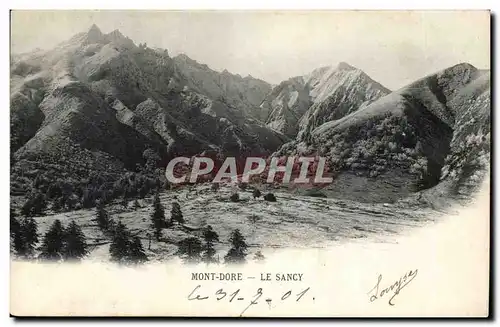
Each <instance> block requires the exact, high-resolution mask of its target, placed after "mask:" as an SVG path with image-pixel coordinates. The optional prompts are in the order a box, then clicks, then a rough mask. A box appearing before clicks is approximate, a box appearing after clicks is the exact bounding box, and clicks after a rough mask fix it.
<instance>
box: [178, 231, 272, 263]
mask: <svg viewBox="0 0 500 327" xmlns="http://www.w3.org/2000/svg"><path fill="white" fill-rule="evenodd" d="M215 242H219V235H218V234H217V233H216V232H215V231H214V230H213V228H212V226H210V225H208V226H207V227H206V228H205V229H204V230H203V242H202V241H201V240H200V239H199V238H197V237H188V238H186V239H184V240H182V241H180V242H179V243H178V246H179V250H178V252H177V255H179V256H180V257H181V258H182V259H183V261H184V262H185V263H199V262H204V263H207V264H210V263H215V264H218V263H219V258H218V257H217V258H216V257H215V255H216V251H215V249H214V243H215ZM229 243H230V244H231V248H230V249H229V251H228V252H227V254H226V255H225V256H224V263H225V264H242V263H245V262H246V257H247V255H248V253H247V249H248V245H247V243H246V241H245V237H244V236H243V235H242V234H241V232H240V230H239V229H235V230H234V231H233V232H232V233H231V235H230V237H229ZM264 259H265V257H264V255H263V254H262V252H261V251H258V252H257V253H256V254H255V256H254V260H255V261H263V260H264Z"/></svg>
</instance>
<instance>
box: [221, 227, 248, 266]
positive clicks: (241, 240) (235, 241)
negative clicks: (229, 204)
mask: <svg viewBox="0 0 500 327" xmlns="http://www.w3.org/2000/svg"><path fill="white" fill-rule="evenodd" d="M229 242H230V243H231V245H232V247H231V248H230V249H229V252H228V253H227V254H226V255H225V257H224V262H225V263H229V264H231V263H244V262H246V259H245V257H246V255H247V248H248V245H247V244H246V242H245V237H243V235H241V232H240V230H239V229H235V230H234V231H233V232H232V233H231V237H230V238H229Z"/></svg>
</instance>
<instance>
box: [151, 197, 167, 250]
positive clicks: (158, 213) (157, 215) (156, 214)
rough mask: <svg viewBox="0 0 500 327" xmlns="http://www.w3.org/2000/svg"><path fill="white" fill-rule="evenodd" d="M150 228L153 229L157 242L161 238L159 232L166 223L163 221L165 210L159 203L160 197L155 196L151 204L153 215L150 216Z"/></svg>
mask: <svg viewBox="0 0 500 327" xmlns="http://www.w3.org/2000/svg"><path fill="white" fill-rule="evenodd" d="M151 222H152V227H153V229H154V235H155V237H156V239H157V240H158V241H159V240H160V237H161V230H162V229H163V228H165V227H167V222H166V220H165V209H164V208H163V205H162V204H161V202H160V196H159V195H158V194H156V195H155V199H154V202H153V213H152V214H151Z"/></svg>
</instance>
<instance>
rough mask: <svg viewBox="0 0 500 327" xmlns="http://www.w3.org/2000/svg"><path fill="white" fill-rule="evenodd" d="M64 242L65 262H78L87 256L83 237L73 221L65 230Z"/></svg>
mask: <svg viewBox="0 0 500 327" xmlns="http://www.w3.org/2000/svg"><path fill="white" fill-rule="evenodd" d="M64 240H65V244H64V258H65V259H66V260H79V259H81V258H83V257H84V256H85V255H86V254H87V243H86V241H85V235H84V234H83V232H82V229H81V228H80V226H78V225H77V223H76V222H75V221H74V220H73V221H71V223H70V224H69V226H68V228H66V230H65V239H64Z"/></svg>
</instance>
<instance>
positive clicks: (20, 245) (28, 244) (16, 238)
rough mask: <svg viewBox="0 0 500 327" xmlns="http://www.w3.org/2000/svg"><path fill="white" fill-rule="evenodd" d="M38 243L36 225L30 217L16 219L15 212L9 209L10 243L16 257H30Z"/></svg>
mask: <svg viewBox="0 0 500 327" xmlns="http://www.w3.org/2000/svg"><path fill="white" fill-rule="evenodd" d="M37 243H38V225H37V223H36V221H35V220H34V219H33V218H31V217H25V218H21V219H20V220H18V219H17V217H16V213H15V211H14V210H12V209H11V211H10V244H11V250H12V251H13V253H14V254H15V255H17V256H18V257H24V258H32V257H33V256H34V252H35V247H36V244H37Z"/></svg>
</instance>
